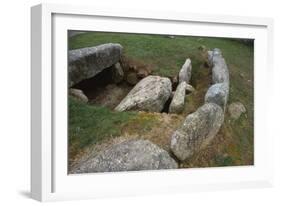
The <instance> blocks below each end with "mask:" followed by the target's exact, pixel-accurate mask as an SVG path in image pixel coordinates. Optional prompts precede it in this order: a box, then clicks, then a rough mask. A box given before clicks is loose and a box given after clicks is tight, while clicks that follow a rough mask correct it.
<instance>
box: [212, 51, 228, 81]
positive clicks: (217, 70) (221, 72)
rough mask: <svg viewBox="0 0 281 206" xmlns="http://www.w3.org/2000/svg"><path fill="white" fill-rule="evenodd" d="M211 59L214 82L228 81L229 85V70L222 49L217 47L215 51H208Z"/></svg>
mask: <svg viewBox="0 0 281 206" xmlns="http://www.w3.org/2000/svg"><path fill="white" fill-rule="evenodd" d="M208 55H209V61H210V63H211V65H212V66H213V68H212V82H213V84H217V83H226V84H228V85H229V71H228V68H227V65H226V62H225V60H224V58H223V56H222V53H221V50H220V49H217V48H215V49H214V50H213V51H208Z"/></svg>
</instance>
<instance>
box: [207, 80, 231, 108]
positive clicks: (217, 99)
mask: <svg viewBox="0 0 281 206" xmlns="http://www.w3.org/2000/svg"><path fill="white" fill-rule="evenodd" d="M228 93H229V87H228V85H227V84H226V83H218V84H213V85H212V86H211V87H210V88H209V89H208V91H207V93H206V95H205V102H207V103H215V104H217V105H219V106H221V108H223V110H225V107H226V104H227V100H228Z"/></svg>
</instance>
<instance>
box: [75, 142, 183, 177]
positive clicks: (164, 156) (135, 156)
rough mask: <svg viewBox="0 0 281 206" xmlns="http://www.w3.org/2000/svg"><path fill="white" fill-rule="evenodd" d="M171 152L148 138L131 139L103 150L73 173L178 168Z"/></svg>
mask: <svg viewBox="0 0 281 206" xmlns="http://www.w3.org/2000/svg"><path fill="white" fill-rule="evenodd" d="M176 168H178V165H177V163H176V162H175V160H174V159H172V158H171V157H170V155H169V153H168V152H167V151H165V150H163V149H161V148H160V147H158V146H156V145H155V144H153V143H151V142H150V141H148V140H129V141H125V142H122V143H119V144H116V145H113V146H112V147H111V148H109V149H107V150H105V151H102V152H101V153H100V154H99V155H97V156H96V157H94V158H91V159H89V160H87V161H85V162H83V163H81V165H79V166H78V167H77V169H76V170H75V171H74V172H73V173H92V172H118V171H139V170H155V169H176Z"/></svg>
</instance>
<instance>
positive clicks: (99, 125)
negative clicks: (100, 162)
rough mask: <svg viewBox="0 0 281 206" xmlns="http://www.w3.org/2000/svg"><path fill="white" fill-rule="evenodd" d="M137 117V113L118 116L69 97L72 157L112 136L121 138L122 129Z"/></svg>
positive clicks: (124, 113)
mask: <svg viewBox="0 0 281 206" xmlns="http://www.w3.org/2000/svg"><path fill="white" fill-rule="evenodd" d="M135 116H136V113H135V112H120V113H118V114H117V113H116V112H114V111H111V110H109V109H108V108H105V107H101V106H95V105H87V104H85V103H82V102H80V101H78V100H76V99H74V98H72V97H69V122H68V125H69V128H68V132H69V145H70V156H75V155H76V154H77V153H78V152H79V151H80V150H82V149H83V148H85V147H86V146H88V145H90V144H95V143H96V142H98V141H101V140H103V139H105V138H109V137H112V136H119V135H120V134H121V130H120V128H121V127H122V126H123V125H124V124H125V123H127V122H128V121H130V120H132V119H134V117H135Z"/></svg>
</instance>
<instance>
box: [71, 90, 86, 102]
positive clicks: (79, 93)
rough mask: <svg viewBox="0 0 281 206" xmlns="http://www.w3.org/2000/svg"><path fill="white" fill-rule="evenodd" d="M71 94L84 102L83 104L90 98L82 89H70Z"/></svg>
mask: <svg viewBox="0 0 281 206" xmlns="http://www.w3.org/2000/svg"><path fill="white" fill-rule="evenodd" d="M69 94H70V95H71V96H73V97H75V98H76V99H78V100H80V101H82V102H86V103H87V102H88V101H89V100H88V97H87V96H86V95H85V94H84V92H83V91H82V90H80V89H73V88H70V89H69Z"/></svg>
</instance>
